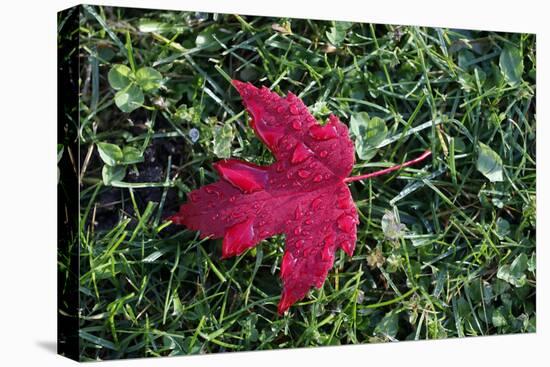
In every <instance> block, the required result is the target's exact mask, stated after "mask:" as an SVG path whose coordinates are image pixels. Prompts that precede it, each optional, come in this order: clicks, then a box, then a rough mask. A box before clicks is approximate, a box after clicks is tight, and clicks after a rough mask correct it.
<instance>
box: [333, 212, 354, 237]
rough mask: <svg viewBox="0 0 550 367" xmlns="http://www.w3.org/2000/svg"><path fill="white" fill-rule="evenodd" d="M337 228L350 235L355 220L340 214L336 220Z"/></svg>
mask: <svg viewBox="0 0 550 367" xmlns="http://www.w3.org/2000/svg"><path fill="white" fill-rule="evenodd" d="M337 223H338V228H340V229H341V230H342V231H344V232H346V233H351V232H352V231H353V229H354V228H355V219H354V218H353V217H352V216H351V215H347V214H342V215H341V216H340V217H339V218H338V220H337Z"/></svg>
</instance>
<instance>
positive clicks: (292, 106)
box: [288, 104, 300, 115]
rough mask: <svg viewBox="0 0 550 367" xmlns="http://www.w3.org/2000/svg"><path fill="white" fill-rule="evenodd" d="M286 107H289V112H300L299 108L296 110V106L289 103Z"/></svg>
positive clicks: (294, 113)
mask: <svg viewBox="0 0 550 367" xmlns="http://www.w3.org/2000/svg"><path fill="white" fill-rule="evenodd" d="M288 109H289V111H290V113H291V114H293V115H297V114H299V113H300V110H298V107H296V105H293V104H291V105H290V107H289V108H288Z"/></svg>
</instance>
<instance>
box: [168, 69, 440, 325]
mask: <svg viewBox="0 0 550 367" xmlns="http://www.w3.org/2000/svg"><path fill="white" fill-rule="evenodd" d="M233 85H234V86H235V87H236V88H237V90H238V91H239V93H240V94H241V96H242V98H243V102H244V105H245V107H246V109H247V110H248V112H249V114H250V115H251V117H252V119H251V121H250V124H251V126H252V127H253V129H254V131H255V133H256V135H257V136H258V137H259V138H260V139H261V140H262V142H263V143H264V144H265V145H266V146H267V147H268V148H269V150H270V151H271V152H272V154H273V155H274V157H275V159H276V162H275V163H273V164H271V165H269V166H258V165H255V164H251V163H247V162H243V161H239V160H236V159H226V160H222V161H219V162H216V163H214V168H215V169H216V171H217V172H218V174H219V176H220V178H221V179H220V180H219V181H217V182H215V183H213V184H210V185H206V186H203V187H201V188H199V189H197V190H194V191H192V192H191V193H190V194H189V201H188V202H187V203H186V204H183V205H182V206H181V208H180V210H179V213H178V214H176V215H174V216H172V217H171V218H170V219H171V220H172V221H173V222H174V223H176V224H182V225H185V226H186V227H187V228H189V229H192V230H199V231H200V236H201V237H202V238H204V237H208V236H209V237H212V238H222V237H223V244H222V257H223V258H228V257H231V256H235V255H239V254H241V253H243V252H244V251H245V250H247V249H249V248H251V247H253V246H255V245H256V244H258V243H259V242H260V241H261V240H264V239H266V238H269V237H271V236H273V235H277V234H284V235H285V239H286V246H285V252H284V255H283V260H282V264H281V274H280V276H281V279H282V283H283V292H282V296H281V300H280V302H279V306H278V312H279V314H282V313H283V312H285V311H286V310H287V309H288V308H289V307H290V306H291V305H292V304H294V303H295V302H296V301H298V300H300V299H302V298H303V297H304V296H305V295H306V294H307V292H308V291H309V289H310V288H311V287H312V286H315V287H317V288H320V287H321V286H322V285H323V283H324V281H325V279H326V277H327V273H328V271H329V269H330V268H331V267H332V265H333V262H334V253H335V252H336V250H337V249H342V250H344V251H345V252H346V254H348V255H349V256H352V255H353V251H354V248H355V242H356V239H357V237H356V227H357V224H358V223H359V218H358V215H357V210H356V208H355V204H354V202H353V199H352V196H351V193H350V191H349V189H348V187H347V185H346V183H347V182H350V181H355V180H359V179H365V178H369V177H373V176H377V175H380V174H384V173H387V172H389V171H393V170H396V169H398V168H401V167H404V166H407V165H410V164H413V163H416V162H418V161H419V160H421V159H423V158H425V157H426V156H427V155H429V154H430V153H429V152H425V153H424V154H423V155H422V156H421V157H419V158H417V159H415V160H413V161H409V162H406V163H404V164H401V165H398V166H393V167H390V168H388V169H385V170H382V171H378V172H375V173H371V174H368V175H363V176H356V177H348V175H349V174H350V172H351V170H352V169H353V164H354V157H355V151H354V146H353V143H352V141H351V140H350V138H349V135H348V128H347V127H346V125H344V124H343V123H342V122H340V120H339V119H338V118H337V117H336V116H334V115H330V117H329V120H328V123H327V124H325V125H320V124H319V123H318V122H317V121H316V120H315V118H314V117H313V116H312V115H311V114H310V113H309V111H308V109H307V107H306V106H305V105H304V103H303V102H302V101H301V100H300V99H299V98H298V97H296V96H295V95H294V94H292V93H290V92H289V93H288V95H287V97H286V98H282V97H280V96H279V95H277V94H276V93H273V92H271V91H270V90H269V89H267V88H266V87H262V88H261V89H259V88H256V87H254V86H253V85H252V84H250V83H242V82H240V81H237V80H234V81H233Z"/></svg>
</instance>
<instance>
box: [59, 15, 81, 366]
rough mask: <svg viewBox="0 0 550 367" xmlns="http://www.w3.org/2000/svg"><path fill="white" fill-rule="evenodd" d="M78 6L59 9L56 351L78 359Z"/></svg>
mask: <svg viewBox="0 0 550 367" xmlns="http://www.w3.org/2000/svg"><path fill="white" fill-rule="evenodd" d="M79 17H80V7H73V8H70V9H67V10H63V11H61V12H59V13H58V14H57V22H58V23H57V24H58V25H57V32H58V36H57V37H58V38H57V42H58V44H57V144H58V145H57V152H58V155H57V160H58V183H57V236H58V237H57V238H58V239H57V241H58V242H57V251H58V254H57V259H58V262H57V266H58V272H57V305H58V313H57V352H58V353H59V354H61V355H63V356H65V357H68V358H71V359H74V360H78V359H79V342H78V340H79V339H78V325H79V321H78V309H79V301H78V279H79V263H78V260H79V237H78V226H79V211H78V196H79V189H78V172H79V145H78V135H77V132H78V121H79V118H78V117H79V116H78V115H79V114H78V69H79V68H78V48H79V47H78V45H79V40H78V37H79V36H78V25H79Z"/></svg>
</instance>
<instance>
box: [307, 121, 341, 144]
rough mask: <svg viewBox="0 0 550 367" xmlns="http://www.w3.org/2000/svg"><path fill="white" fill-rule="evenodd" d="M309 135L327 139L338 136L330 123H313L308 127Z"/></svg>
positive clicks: (318, 138) (317, 138) (316, 138)
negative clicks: (323, 124)
mask: <svg viewBox="0 0 550 367" xmlns="http://www.w3.org/2000/svg"><path fill="white" fill-rule="evenodd" d="M309 135H311V137H312V138H313V139H315V140H329V139H334V138H335V137H336V136H338V134H337V132H336V129H335V127H334V126H332V125H325V126H321V125H318V124H317V125H313V126H312V127H311V128H310V129H309Z"/></svg>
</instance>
